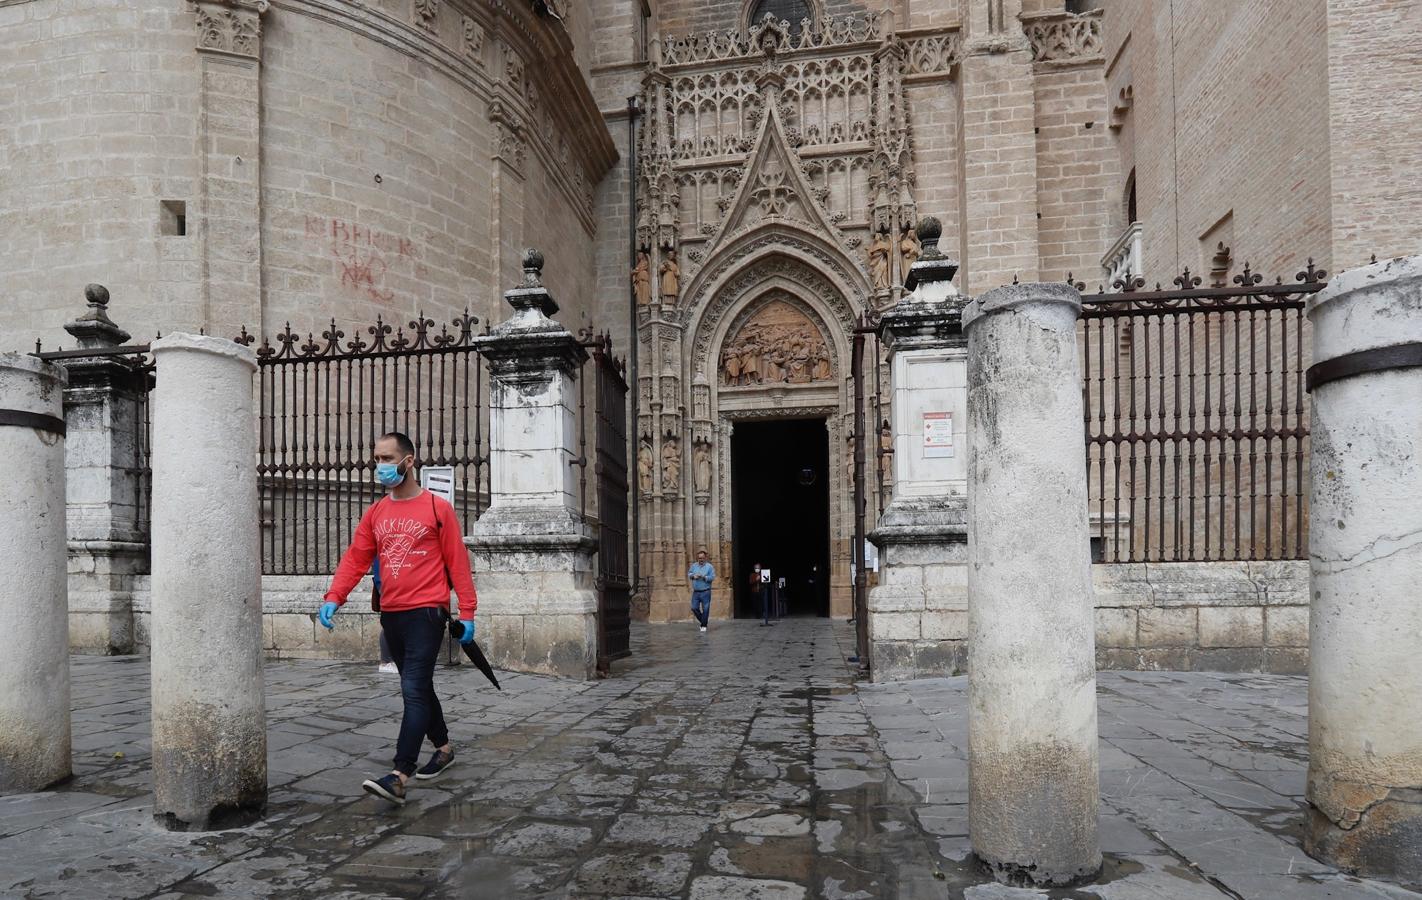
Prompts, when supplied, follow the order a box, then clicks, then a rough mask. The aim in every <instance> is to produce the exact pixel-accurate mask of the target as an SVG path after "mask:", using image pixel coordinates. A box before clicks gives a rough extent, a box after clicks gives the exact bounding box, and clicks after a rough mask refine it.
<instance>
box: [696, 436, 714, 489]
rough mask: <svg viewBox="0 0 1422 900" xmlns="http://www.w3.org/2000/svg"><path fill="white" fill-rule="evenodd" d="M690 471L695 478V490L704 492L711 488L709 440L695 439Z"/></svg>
mask: <svg viewBox="0 0 1422 900" xmlns="http://www.w3.org/2000/svg"><path fill="white" fill-rule="evenodd" d="M692 473H693V475H694V476H695V478H696V492H697V493H699V494H704V493H706V492H707V491H709V490H711V442H710V441H697V442H696V443H695V444H693V445H692Z"/></svg>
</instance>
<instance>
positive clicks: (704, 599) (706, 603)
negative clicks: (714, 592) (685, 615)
mask: <svg viewBox="0 0 1422 900" xmlns="http://www.w3.org/2000/svg"><path fill="white" fill-rule="evenodd" d="M691 614H692V615H693V616H695V617H696V621H697V622H700V623H701V627H702V628H705V627H706V624H707V623H708V622H710V621H711V592H710V591H692V592H691Z"/></svg>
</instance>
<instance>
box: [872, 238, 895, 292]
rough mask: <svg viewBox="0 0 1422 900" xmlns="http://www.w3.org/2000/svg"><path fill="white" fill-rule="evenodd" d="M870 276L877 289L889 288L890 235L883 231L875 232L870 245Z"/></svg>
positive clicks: (885, 289)
mask: <svg viewBox="0 0 1422 900" xmlns="http://www.w3.org/2000/svg"><path fill="white" fill-rule="evenodd" d="M867 252H868V254H869V276H870V280H871V281H872V283H873V285H874V290H876V291H887V290H888V289H889V254H890V253H891V252H893V248H891V247H890V246H889V239H888V236H887V235H886V234H885V233H884V232H882V231H876V232H875V233H874V241H873V243H871V244H870V245H869V250H868V251H867Z"/></svg>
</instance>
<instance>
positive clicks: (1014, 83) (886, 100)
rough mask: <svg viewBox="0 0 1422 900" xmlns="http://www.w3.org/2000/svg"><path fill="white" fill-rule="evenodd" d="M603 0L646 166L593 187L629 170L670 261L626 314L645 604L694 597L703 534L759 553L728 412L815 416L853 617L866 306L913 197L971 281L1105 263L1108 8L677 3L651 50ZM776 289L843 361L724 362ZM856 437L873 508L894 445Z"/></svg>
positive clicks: (883, 363)
mask: <svg viewBox="0 0 1422 900" xmlns="http://www.w3.org/2000/svg"><path fill="white" fill-rule="evenodd" d="M605 6H606V7H607V10H606V11H607V13H608V15H609V17H610V18H609V20H608V21H609V24H608V26H607V27H606V29H605V31H604V32H601V33H600V37H599V40H600V41H605V42H604V43H601V44H600V47H599V49H600V52H599V59H600V60H601V63H602V64H601V65H600V66H599V67H598V69H597V70H596V71H597V76H596V77H595V79H594V85H593V86H594V92H595V95H596V96H597V97H598V102H599V105H600V106H601V107H602V108H603V111H604V114H605V115H606V116H607V117H608V118H609V121H610V122H615V123H616V132H617V133H619V135H620V134H621V132H622V130H623V129H624V128H625V127H626V115H627V113H626V110H625V104H626V98H627V97H628V96H629V95H635V96H637V97H639V99H640V105H641V111H642V112H641V115H640V116H639V118H638V121H637V130H636V134H637V146H636V154H637V163H638V166H637V172H636V179H635V185H628V184H627V183H626V180H625V179H622V178H619V180H618V182H617V183H616V185H615V186H614V185H612V184H609V185H605V189H604V191H603V192H602V193H601V194H600V195H599V208H600V209H602V210H606V211H607V218H608V219H609V220H610V219H611V218H612V217H614V216H622V217H625V216H626V215H627V210H628V208H629V202H630V200H631V198H630V197H629V194H628V188H629V187H635V190H636V206H635V209H634V210H633V211H632V215H633V217H634V221H633V222H632V223H631V224H632V226H633V229H634V230H633V234H634V241H635V246H636V247H637V248H639V249H640V250H641V251H642V252H644V253H645V254H646V257H647V260H646V267H647V270H648V271H649V273H650V276H651V278H652V279H653V280H655V281H656V284H654V285H653V286H652V288H653V289H651V290H647V291H646V293H645V299H644V300H643V302H641V303H639V304H638V305H637V308H636V310H635V316H634V318H635V322H636V326H635V327H636V330H637V343H636V349H637V357H638V359H637V374H638V377H637V381H636V385H635V387H634V390H635V391H636V396H637V410H636V412H637V415H636V418H635V423H636V435H637V444H638V446H639V447H640V446H641V445H642V444H645V445H646V447H647V450H646V456H647V457H648V458H649V461H650V463H651V466H650V467H651V469H652V471H651V472H650V473H649V477H648V487H649V490H647V491H645V492H644V495H643V496H642V497H641V507H640V512H641V523H642V532H641V559H642V565H641V574H642V576H643V579H644V585H645V588H646V591H645V595H644V598H643V599H644V606H643V607H642V609H643V611H644V612H645V614H646V615H648V616H649V617H650V618H651V619H652V620H654V621H664V620H667V619H673V618H678V619H679V618H685V617H687V615H688V613H689V610H688V609H687V608H686V607H687V604H686V597H687V595H688V590H689V588H688V585H687V583H686V578H685V569H686V563H687V560H688V559H689V558H690V557H691V555H692V553H693V552H694V550H695V549H696V548H701V547H705V548H706V549H707V550H708V551H709V552H710V554H711V556H712V560H713V562H714V563H715V564H716V566H717V570H718V572H721V573H734V577H735V578H736V579H737V581H738V580H739V577H740V575H741V574H742V572H741V569H742V568H747V567H748V562H747V560H748V558H749V556H748V554H749V553H752V552H760V548H746V547H737V546H736V543H735V534H734V524H733V518H734V510H733V509H732V503H733V491H732V486H731V485H730V484H729V482H730V475H731V444H732V442H731V435H732V434H733V433H734V430H735V428H736V426H737V423H739V422H747V421H757V420H763V419H779V418H822V419H824V421H825V424H826V437H827V440H828V442H829V447H830V448H831V464H830V467H829V468H830V478H831V485H830V498H831V499H830V523H829V527H830V535H831V538H830V540H831V555H830V567H831V578H830V603H829V610H828V611H829V613H830V614H831V615H847V614H848V612H849V605H850V593H851V590H850V587H851V586H850V576H849V563H850V560H851V543H852V542H851V533H852V531H853V518H854V517H853V511H852V494H853V491H852V484H851V477H852V468H851V467H850V466H849V465H848V459H849V454H850V453H851V452H852V451H851V445H850V442H849V441H848V437H849V436H850V434H851V433H852V427H853V425H852V421H851V406H852V382H851V378H850V373H849V361H850V360H849V350H850V346H849V345H850V342H851V336H852V332H853V328H854V324H855V322H856V321H857V320H858V318H859V317H860V316H862V315H865V314H872V313H876V312H878V311H881V310H883V309H885V308H887V307H888V306H889V305H891V304H892V303H894V302H895V301H896V300H898V299H899V297H901V296H902V295H903V293H904V286H903V283H904V277H905V275H906V273H907V271H908V268H909V266H910V264H911V263H912V261H913V259H914V258H915V257H916V255H917V254H918V252H919V249H920V248H918V247H917V244H916V241H915V239H914V237H913V233H912V226H913V225H915V224H916V223H917V221H918V219H919V217H920V216H921V215H922V214H924V213H932V214H934V215H936V216H938V217H940V219H941V220H942V223H943V246H944V247H945V248H947V249H948V252H949V253H950V254H951V255H954V256H955V257H957V258H959V260H960V262H961V266H962V272H961V274H960V276H959V286H960V287H961V288H963V289H964V291H965V292H977V291H981V290H984V289H986V288H989V287H992V286H994V285H998V284H1002V283H1004V282H1008V281H1011V280H1012V279H1013V278H1014V277H1024V278H1036V277H1043V278H1054V279H1064V278H1065V277H1066V275H1067V273H1068V272H1069V271H1073V272H1078V273H1079V272H1081V271H1084V270H1086V269H1089V268H1090V267H1091V266H1092V265H1094V263H1095V261H1096V259H1097V258H1098V257H1099V254H1100V251H1101V247H1102V246H1103V245H1104V242H1105V241H1106V240H1107V235H1108V230H1107V223H1106V222H1105V220H1104V218H1103V216H1102V210H1103V207H1104V200H1103V199H1102V198H1103V197H1104V196H1105V192H1106V184H1107V180H1108V179H1109V178H1110V177H1111V175H1112V174H1113V173H1114V171H1115V163H1114V160H1113V156H1112V150H1111V147H1110V145H1109V140H1108V138H1107V137H1106V134H1107V132H1106V130H1105V127H1104V119H1105V110H1104V98H1103V96H1102V91H1101V71H1102V66H1103V62H1104V60H1103V57H1102V42H1101V32H1100V26H1101V17H1100V14H1099V13H1097V12H1092V13H1089V14H1086V15H1083V16H1074V15H1070V14H1067V13H1066V12H1064V11H1063V9H1062V7H1061V6H1060V5H1058V4H1045V3H1026V4H1024V3H1022V2H1021V0H1008V2H1006V3H1005V4H1004V3H994V4H988V3H975V2H973V3H961V4H960V3H958V2H953V0H940V2H924V3H910V4H898V5H889V6H887V7H885V8H880V7H879V6H878V5H875V4H867V3H853V2H831V3H825V4H819V3H814V4H809V5H807V6H806V10H807V13H808V19H807V20H806V21H804V22H803V23H802V22H790V21H781V22H777V21H774V20H771V21H768V22H767V21H764V20H760V21H751V19H752V16H751V12H750V10H751V9H752V6H751V5H748V4H744V3H741V2H732V0H718V2H709V3H694V4H688V3H663V4H660V5H658V6H657V7H656V8H655V10H654V13H653V16H652V19H651V21H650V22H649V23H648V24H649V25H650V26H651V27H650V32H649V33H650V34H651V35H652V37H651V39H650V40H649V42H648V46H647V48H646V53H645V60H644V59H643V57H642V55H641V53H640V48H631V49H629V50H628V52H625V53H619V52H618V45H617V44H616V41H619V40H622V39H625V36H626V31H625V28H626V24H627V21H628V20H627V17H626V16H625V15H624V16H623V18H621V19H619V18H618V14H619V12H618V11H623V13H625V12H626V11H627V10H628V9H629V8H633V7H634V6H635V5H634V4H631V3H618V2H609V3H607V4H605ZM633 19H635V16H633ZM619 21H620V22H622V23H623V24H622V25H621V26H618V25H615V24H613V23H614V22H619ZM633 24H635V22H634V23H633ZM1093 128H1095V129H1096V130H1095V131H1092V130H1091V129H1093ZM620 139H621V138H620ZM1039 163H1040V168H1039ZM600 218H602V217H601V216H600ZM965 223H966V224H965ZM605 237H606V236H604V239H605ZM614 237H615V240H617V241H618V242H619V244H618V247H619V249H618V250H616V251H606V250H604V251H603V252H600V254H599V265H600V282H601V283H602V284H604V285H607V286H608V288H609V289H612V290H619V291H620V293H622V295H623V296H624V297H627V298H628V302H636V300H635V297H636V295H635V294H634V292H633V291H632V289H631V288H630V287H629V285H628V280H627V276H626V274H625V273H626V272H627V269H628V267H629V263H628V262H627V259H628V256H627V244H626V241H627V234H626V233H625V232H624V233H623V234H620V235H615V236H614ZM604 246H605V241H604ZM609 268H611V269H612V272H611V273H609V272H608V269H609ZM668 274H669V277H670V283H667V282H666V281H664V280H663V279H666V278H668ZM772 304H774V305H783V306H786V307H789V308H791V309H793V310H794V311H795V312H794V314H795V315H796V316H797V317H799V318H800V319H803V320H804V321H805V322H807V323H810V327H811V329H812V333H813V337H812V341H811V342H812V343H814V344H815V345H816V346H817V347H818V346H823V355H822V357H821V358H820V368H821V370H822V371H825V372H826V373H827V374H828V375H829V377H827V378H823V379H821V378H818V377H810V378H797V377H795V376H794V373H793V371H791V370H787V369H786V368H785V367H784V366H782V365H779V364H772V365H771V366H770V369H771V374H772V375H773V376H780V377H769V378H767V377H765V374H764V371H762V370H763V369H764V360H762V359H761V358H760V357H759V356H755V355H754V354H753V358H752V360H751V362H752V363H753V365H755V366H756V367H757V370H758V373H757V375H756V376H755V377H747V376H745V375H742V374H741V373H740V369H741V361H733V363H732V366H733V368H736V373H735V374H733V375H729V376H728V374H727V368H726V360H727V350H728V349H740V347H741V345H742V343H743V341H742V340H741V337H740V336H741V335H742V334H743V331H744V326H745V323H746V322H747V321H750V320H755V319H756V318H757V317H758V316H763V315H765V312H764V311H765V310H766V308H767V307H769V306H771V305H772ZM610 325H611V327H612V328H613V329H614V334H617V333H618V332H619V330H621V329H625V328H628V327H629V325H628V324H627V323H625V322H624V321H623V320H622V317H621V316H615V317H610ZM623 333H625V332H623ZM821 342H822V343H821ZM775 352H776V351H775V348H774V347H773V346H772V347H768V348H766V349H765V353H766V354H774V353H775ZM782 355H786V356H791V357H793V349H790V348H787V349H786V350H785V351H784V352H783V354H782ZM872 356H873V354H872V353H871V357H872ZM812 368H813V366H812ZM866 372H867V373H869V374H870V375H873V374H875V373H876V372H877V375H878V378H879V381H880V382H881V383H885V384H886V383H887V382H888V380H889V372H888V363H887V357H886V356H883V355H880V356H879V357H877V358H871V359H870V360H869V362H868V365H867V366H866ZM872 393H874V392H873V391H872V390H871V394H872ZM870 407H871V408H870V411H869V414H868V420H869V421H870V422H871V423H872V424H871V430H872V431H873V432H874V433H877V432H878V431H879V430H880V429H879V426H880V425H881V424H882V423H883V422H885V421H888V420H891V419H892V418H893V409H892V401H891V400H890V398H888V397H887V396H886V395H883V396H881V395H877V394H876V395H875V396H874V397H873V399H872V400H871V401H870ZM690 447H706V448H709V452H710V460H709V463H710V464H709V477H708V478H707V483H705V484H698V483H696V482H695V480H694V471H693V470H692V468H691V467H689V466H686V465H682V464H681V462H682V459H683V458H684V457H685V456H686V454H685V453H684V452H683V448H690ZM668 448H670V449H668ZM866 449H868V448H866ZM874 450H875V451H877V450H878V448H877V447H876V448H874ZM866 455H867V458H868V465H869V466H870V469H871V475H870V476H869V477H868V478H867V479H866V481H867V482H868V483H869V485H870V491H871V498H870V500H869V506H870V508H871V509H874V510H876V511H877V510H882V509H883V508H884V507H885V505H886V503H887V500H888V498H889V495H890V494H891V492H892V489H893V475H892V471H891V470H892V465H891V463H890V461H889V459H888V457H887V455H886V454H884V453H880V452H869V453H868V454H866ZM671 461H674V464H675V465H676V468H675V469H674V472H675V478H674V479H669V478H668V477H667V472H668V465H669V464H670V463H671ZM880 471H883V472H884V473H885V474H884V476H881V477H876V476H877V473H879V472H880ZM871 524H872V523H871ZM737 566H739V567H740V568H737ZM730 583H733V582H731V581H730V580H729V579H726V578H723V579H722V582H721V584H720V585H718V586H717V588H716V589H715V590H714V591H713V603H712V610H713V614H714V615H718V616H719V615H726V614H728V613H729V612H730V610H731V608H732V594H733V592H732V591H731V589H730V588H729V587H727V586H726V585H728V584H730Z"/></svg>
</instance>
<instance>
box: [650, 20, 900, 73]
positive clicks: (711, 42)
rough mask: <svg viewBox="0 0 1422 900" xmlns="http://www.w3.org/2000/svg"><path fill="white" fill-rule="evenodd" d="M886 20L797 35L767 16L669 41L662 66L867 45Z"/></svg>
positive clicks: (835, 24) (807, 28)
mask: <svg viewBox="0 0 1422 900" xmlns="http://www.w3.org/2000/svg"><path fill="white" fill-rule="evenodd" d="M883 20H884V14H883V13H882V12H875V13H868V14H864V15H857V16H840V17H836V18H822V19H821V21H820V22H818V23H815V22H807V23H802V25H803V26H804V27H802V28H801V29H800V32H799V34H798V35H797V34H795V33H794V32H793V31H792V30H791V28H790V23H789V22H788V21H786V20H784V19H781V20H779V21H776V20H773V19H771V18H770V17H769V16H767V17H766V18H765V19H763V20H761V21H760V22H756V23H753V24H752V25H751V26H750V27H749V28H747V29H741V28H733V29H728V30H726V31H707V32H700V33H697V34H690V35H687V36H685V37H670V38H667V39H666V40H664V41H663V42H662V64H663V65H664V66H681V65H691V64H696V63H707V62H721V61H725V60H738V59H745V58H748V57H756V56H760V55H762V54H764V55H765V56H767V57H770V58H775V57H780V56H787V55H790V54H796V53H802V52H805V51H810V50H819V49H822V48H826V47H840V46H846V45H853V44H867V43H871V42H876V41H878V40H879V39H880V36H881V33H882V25H883Z"/></svg>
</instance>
